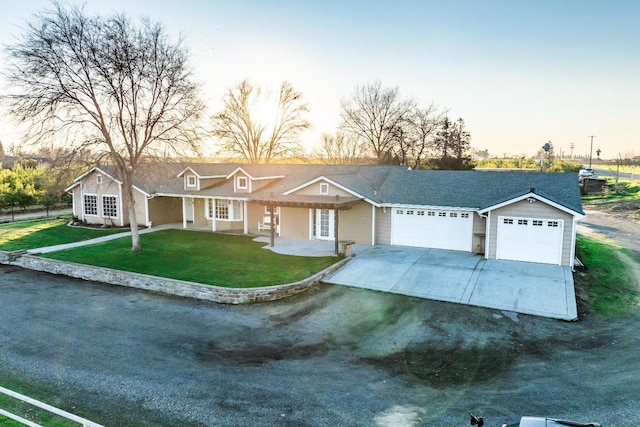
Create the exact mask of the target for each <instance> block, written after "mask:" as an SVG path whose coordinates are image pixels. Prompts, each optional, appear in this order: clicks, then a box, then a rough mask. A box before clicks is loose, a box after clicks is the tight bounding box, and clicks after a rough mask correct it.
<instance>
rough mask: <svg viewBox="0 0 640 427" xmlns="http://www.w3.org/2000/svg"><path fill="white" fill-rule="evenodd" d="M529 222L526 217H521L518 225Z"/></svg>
mask: <svg viewBox="0 0 640 427" xmlns="http://www.w3.org/2000/svg"><path fill="white" fill-rule="evenodd" d="M527 224H529V221H528V220H526V219H519V220H518V225H527Z"/></svg>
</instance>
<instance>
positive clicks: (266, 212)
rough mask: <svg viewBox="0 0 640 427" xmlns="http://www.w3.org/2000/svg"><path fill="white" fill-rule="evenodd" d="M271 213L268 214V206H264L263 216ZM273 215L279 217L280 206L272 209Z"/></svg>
mask: <svg viewBox="0 0 640 427" xmlns="http://www.w3.org/2000/svg"><path fill="white" fill-rule="evenodd" d="M270 213H271V212H269V206H267V205H265V206H264V214H265V215H269V214H270ZM273 214H274V215H280V206H274V207H273Z"/></svg>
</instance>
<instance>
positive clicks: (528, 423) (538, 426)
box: [471, 414, 601, 427]
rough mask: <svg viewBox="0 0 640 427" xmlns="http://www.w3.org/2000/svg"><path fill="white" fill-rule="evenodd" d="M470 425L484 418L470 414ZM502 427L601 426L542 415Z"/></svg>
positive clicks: (480, 422) (479, 422)
mask: <svg viewBox="0 0 640 427" xmlns="http://www.w3.org/2000/svg"><path fill="white" fill-rule="evenodd" d="M471 425H472V426H475V425H477V426H478V427H482V426H483V425H484V420H483V419H482V417H478V416H476V415H473V414H471ZM502 427H601V426H600V424H599V423H594V422H588V423H579V422H577V421H569V420H560V419H556V418H544V417H522V418H520V422H519V423H515V424H502Z"/></svg>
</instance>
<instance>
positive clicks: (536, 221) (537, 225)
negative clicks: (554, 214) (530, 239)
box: [531, 219, 542, 227]
mask: <svg viewBox="0 0 640 427" xmlns="http://www.w3.org/2000/svg"><path fill="white" fill-rule="evenodd" d="M531 224H532V225H533V226H534V227H542V221H540V220H538V219H534V220H533V221H531Z"/></svg>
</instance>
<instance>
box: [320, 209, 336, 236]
mask: <svg viewBox="0 0 640 427" xmlns="http://www.w3.org/2000/svg"><path fill="white" fill-rule="evenodd" d="M334 227H335V211H334V210H333V209H316V239H320V240H334V239H335V235H334Z"/></svg>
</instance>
